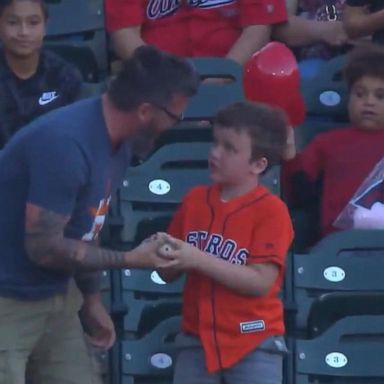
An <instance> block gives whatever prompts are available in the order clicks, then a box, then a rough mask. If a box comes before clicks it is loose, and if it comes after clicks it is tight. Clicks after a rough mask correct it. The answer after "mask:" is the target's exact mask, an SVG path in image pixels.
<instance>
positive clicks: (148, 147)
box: [132, 122, 158, 160]
mask: <svg viewBox="0 0 384 384" xmlns="http://www.w3.org/2000/svg"><path fill="white" fill-rule="evenodd" d="M157 136H158V133H157V130H156V128H155V125H154V124H153V122H151V123H148V125H146V126H144V127H142V128H141V129H140V131H139V132H138V133H137V134H136V135H135V136H134V137H133V139H132V150H133V153H134V155H135V156H137V157H138V158H139V159H140V160H144V159H145V158H146V157H147V156H148V155H149V153H150V152H151V151H152V149H153V147H154V143H155V140H156V138H157Z"/></svg>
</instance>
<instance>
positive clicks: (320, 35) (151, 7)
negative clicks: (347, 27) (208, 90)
mask: <svg viewBox="0 0 384 384" xmlns="http://www.w3.org/2000/svg"><path fill="white" fill-rule="evenodd" d="M291 3H292V2H290V3H288V4H289V5H290V6H289V7H288V8H289V9H290V10H291V9H293V11H292V10H291V11H290V12H291V15H290V16H289V17H288V16H287V14H286V7H285V5H284V2H283V1H276V0H274V1H272V2H267V1H265V0H264V1H252V0H248V1H246V0H234V1H224V0H222V1H220V0H209V1H197V0H189V1H188V0H186V1H180V2H170V1H165V0H146V1H139V0H106V22H107V30H108V31H109V32H110V33H111V39H112V45H113V48H114V51H115V53H116V55H117V56H118V57H119V58H125V57H129V56H130V55H131V54H132V52H133V50H134V49H135V48H136V47H137V46H140V45H143V44H152V45H155V46H157V47H159V48H160V49H163V50H165V51H169V52H172V53H174V54H176V55H180V56H185V57H196V56H218V57H228V58H230V59H233V60H234V61H236V62H238V63H240V64H244V63H245V62H246V61H247V60H248V59H249V58H250V56H251V55H252V54H253V53H254V52H256V51H258V50H259V49H260V48H262V47H263V46H264V45H265V44H266V43H268V42H269V41H270V40H271V34H272V37H273V38H274V39H276V40H280V41H282V42H284V43H285V44H287V45H288V46H292V47H302V46H308V45H311V44H316V43H317V44H318V43H325V44H328V46H330V45H332V46H336V47H339V46H340V45H342V44H344V43H345V41H346V34H345V32H344V30H343V26H342V23H341V22H340V21H338V22H332V23H330V22H327V23H325V22H324V21H317V20H308V19H306V18H304V17H301V16H296V12H297V3H295V4H291Z"/></svg>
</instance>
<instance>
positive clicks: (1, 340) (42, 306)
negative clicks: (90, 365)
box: [0, 297, 51, 384]
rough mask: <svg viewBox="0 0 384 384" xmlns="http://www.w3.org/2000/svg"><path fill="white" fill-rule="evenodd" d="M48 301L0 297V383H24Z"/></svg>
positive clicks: (43, 322) (46, 311) (40, 331)
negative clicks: (27, 366)
mask: <svg viewBox="0 0 384 384" xmlns="http://www.w3.org/2000/svg"><path fill="white" fill-rule="evenodd" d="M50 305H51V301H50V300H49V299H48V300H41V301H23V300H14V299H9V298H4V297H0V383H7V384H24V383H25V380H26V375H25V371H26V365H27V362H28V359H29V356H30V355H31V353H32V351H33V349H34V348H35V345H36V344H37V343H38V340H39V338H40V337H41V335H42V334H43V332H44V328H45V323H46V319H47V317H48V314H49V310H50Z"/></svg>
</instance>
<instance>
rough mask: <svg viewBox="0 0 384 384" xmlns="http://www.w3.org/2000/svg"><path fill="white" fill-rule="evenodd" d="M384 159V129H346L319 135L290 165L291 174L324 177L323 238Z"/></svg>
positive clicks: (288, 163)
mask: <svg viewBox="0 0 384 384" xmlns="http://www.w3.org/2000/svg"><path fill="white" fill-rule="evenodd" d="M383 156H384V129H382V130H376V131H368V130H363V129H357V128H342V129H336V130H334V131H330V132H326V133H322V134H320V135H318V136H317V137H316V138H315V139H314V140H313V141H312V142H311V143H310V144H309V145H308V146H307V147H306V148H305V150H304V151H303V152H302V153H300V154H299V155H298V156H296V157H295V158H294V159H293V160H291V161H288V162H286V167H285V171H286V172H287V175H292V174H293V173H296V172H298V171H304V172H305V174H306V175H307V177H308V179H309V180H310V181H313V182H314V181H316V180H317V179H318V178H319V177H320V176H322V177H323V193H322V203H321V215H322V217H321V228H322V233H323V235H326V234H328V233H330V232H333V231H335V230H336V228H335V227H333V225H332V224H333V222H334V221H335V219H336V218H337V216H338V215H339V214H340V212H341V211H342V210H343V209H344V207H345V206H346V205H347V203H348V202H349V200H350V199H351V197H352V196H353V195H354V194H355V192H356V190H357V189H358V187H359V186H360V184H361V183H362V182H363V181H364V179H365V178H366V177H367V176H368V174H369V173H370V171H371V170H372V169H373V167H374V166H375V165H376V163H377V162H378V161H379V160H380V159H381V158H382V157H383ZM293 198H294V196H293Z"/></svg>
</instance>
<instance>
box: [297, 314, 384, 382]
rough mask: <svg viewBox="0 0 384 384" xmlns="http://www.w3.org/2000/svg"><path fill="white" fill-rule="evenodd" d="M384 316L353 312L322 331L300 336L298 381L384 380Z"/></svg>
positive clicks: (298, 345) (298, 344)
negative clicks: (305, 336) (317, 333)
mask: <svg viewBox="0 0 384 384" xmlns="http://www.w3.org/2000/svg"><path fill="white" fill-rule="evenodd" d="M383 323H384V316H350V317H346V318H343V319H341V320H339V321H337V322H336V323H335V324H334V325H332V326H331V327H330V328H329V329H328V330H327V331H326V332H324V333H323V334H322V335H320V336H318V337H316V338H315V339H311V340H296V351H295V378H296V380H295V384H310V383H316V384H365V383H366V384H368V383H369V384H379V383H380V384H381V383H383V382H384V365H383V363H382V354H383V350H384V328H383Z"/></svg>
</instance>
